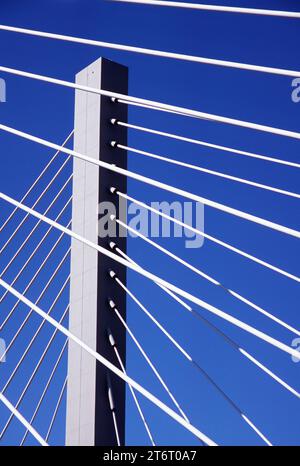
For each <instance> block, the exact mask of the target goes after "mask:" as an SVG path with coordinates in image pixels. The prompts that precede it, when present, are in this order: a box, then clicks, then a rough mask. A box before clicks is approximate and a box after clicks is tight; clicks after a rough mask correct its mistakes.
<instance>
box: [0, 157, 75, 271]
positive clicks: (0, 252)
mask: <svg viewBox="0 0 300 466" xmlns="http://www.w3.org/2000/svg"><path fill="white" fill-rule="evenodd" d="M57 152H59V151H57ZM70 158H71V157H68V158H67V160H65V162H64V163H63V164H62V166H61V167H60V169H59V170H58V171H57V172H56V173H55V175H54V177H53V178H52V180H51V181H50V183H48V184H47V186H46V187H45V189H44V190H43V191H42V193H41V194H40V195H39V197H38V198H37V200H36V201H35V202H34V203H33V205H32V206H31V207H32V209H34V208H35V207H36V206H37V204H38V203H39V202H40V200H41V199H42V198H43V197H44V195H45V194H46V192H47V191H48V190H49V189H50V188H51V186H52V184H53V183H54V181H55V180H56V178H57V177H58V176H59V174H60V173H61V171H62V170H63V169H64V167H65V165H66V164H67V162H68V161H69V160H70ZM28 217H29V216H28V215H25V217H24V218H23V220H22V221H21V222H20V223H19V225H18V226H17V227H16V228H15V229H14V231H13V233H12V234H11V236H10V237H9V238H8V240H7V241H6V243H5V244H4V245H3V246H2V248H1V249H0V254H2V253H3V251H4V250H5V249H6V247H7V246H8V244H9V243H10V242H11V241H12V239H13V238H14V237H15V236H16V234H17V233H18V231H19V230H20V228H21V227H22V225H23V224H24V223H25V222H26V220H27V219H28ZM2 273H4V272H2Z"/></svg>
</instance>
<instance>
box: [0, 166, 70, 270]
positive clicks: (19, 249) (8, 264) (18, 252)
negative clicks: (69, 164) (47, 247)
mask: <svg viewBox="0 0 300 466" xmlns="http://www.w3.org/2000/svg"><path fill="white" fill-rule="evenodd" d="M72 177H73V175H70V177H69V178H68V179H67V181H66V182H65V184H64V185H63V187H62V188H61V189H60V190H59V192H58V193H57V194H56V196H55V197H54V199H53V200H52V201H51V202H50V204H49V205H48V207H47V209H46V210H45V211H44V212H43V213H44V215H46V214H47V213H48V212H49V211H50V209H51V208H52V207H53V205H54V204H55V203H56V201H57V199H59V197H60V195H61V193H62V192H63V191H64V190H65V189H66V187H67V186H68V184H69V182H70V181H71V179H72ZM25 218H28V216H26V217H25ZM40 223H41V222H37V224H36V225H35V226H34V227H33V228H32V229H31V230H30V233H29V235H28V236H27V237H26V239H25V240H24V241H23V243H21V245H20V246H19V248H18V250H17V251H16V252H15V254H14V255H13V257H12V258H11V259H10V260H9V262H8V263H7V264H6V266H5V267H4V269H3V270H1V273H0V276H1V277H3V275H4V274H5V273H6V272H7V270H8V269H9V267H10V266H11V264H12V263H13V262H14V260H15V259H16V258H17V257H18V255H19V254H20V252H21V251H22V250H23V248H24V246H26V244H27V243H28V241H29V240H30V238H31V237H32V235H33V234H34V233H35V231H36V230H37V228H38V226H39V225H40ZM14 233H15V232H14Z"/></svg>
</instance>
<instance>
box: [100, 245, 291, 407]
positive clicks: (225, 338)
mask: <svg viewBox="0 0 300 466" xmlns="http://www.w3.org/2000/svg"><path fill="white" fill-rule="evenodd" d="M109 245H110V248H111V249H112V250H115V251H117V253H118V254H120V255H121V256H122V257H123V258H124V259H126V260H128V261H129V262H131V263H133V264H135V265H137V266H139V265H138V264H137V263H136V262H135V261H133V260H132V259H131V258H130V257H129V256H128V255H127V254H125V252H123V251H122V250H121V249H120V248H118V247H117V245H116V243H114V242H113V241H111V242H110V244H109ZM139 267H140V266H139ZM156 285H157V286H158V287H159V288H161V289H162V290H164V291H165V292H166V293H167V294H168V295H169V296H171V297H172V298H173V299H174V300H175V301H176V302H177V303H179V304H180V305H181V306H182V307H183V308H184V309H185V310H187V311H188V312H190V313H192V314H193V315H195V316H196V317H197V318H198V319H200V320H201V321H202V322H204V323H205V324H206V325H208V326H209V327H210V328H211V329H213V330H214V332H215V333H217V334H218V335H221V337H222V338H223V339H224V340H225V341H226V342H227V343H229V344H230V345H231V346H232V347H233V348H234V349H235V350H237V351H239V352H240V353H241V354H242V355H243V356H245V357H246V358H247V359H249V360H250V361H251V362H252V363H253V364H255V365H256V366H257V367H259V368H260V369H261V370H262V371H263V372H265V373H266V374H268V375H269V376H270V377H271V378H272V379H273V380H275V381H276V382H277V383H279V384H280V385H281V386H283V387H284V388H285V389H286V390H288V391H289V392H290V393H292V394H293V395H295V396H296V397H297V398H300V393H299V392H298V391H297V390H295V389H294V388H292V387H291V386H290V385H289V384H287V383H286V382H285V381H284V380H282V379H281V378H280V377H278V376H277V375H276V374H274V372H272V371H271V370H270V369H268V368H267V367H266V366H265V365H263V364H262V363H261V362H260V361H258V360H257V359H256V358H254V356H252V355H251V354H250V353H248V352H247V351H246V350H244V349H243V348H242V347H240V346H239V345H238V344H237V343H236V342H235V341H234V340H232V339H231V338H230V337H228V335H226V334H225V333H224V332H223V331H221V330H220V329H218V328H217V327H216V326H215V325H214V324H212V323H211V322H210V321H208V320H207V319H206V318H205V317H203V316H202V315H201V314H199V313H197V312H196V311H194V310H193V308H192V307H191V306H189V305H188V304H187V303H186V302H185V301H183V300H182V299H180V298H179V296H177V295H176V294H175V293H173V292H172V291H170V290H169V289H168V288H166V287H165V286H162V285H160V284H159V283H156Z"/></svg>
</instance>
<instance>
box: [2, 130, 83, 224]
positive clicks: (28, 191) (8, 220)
mask: <svg viewBox="0 0 300 466" xmlns="http://www.w3.org/2000/svg"><path fill="white" fill-rule="evenodd" d="M73 134H74V130H73V131H72V132H71V133H70V134H69V136H68V137H67V139H65V141H64V142H63V143H62V146H63V147H64V146H65V145H66V144H67V143H68V141H69V140H70V139H71V137H72V136H73ZM58 154H59V151H56V153H55V154H54V155H53V157H52V159H51V160H50V161H49V162H48V163H47V165H46V166H45V168H44V169H43V170H42V172H41V173H40V174H39V176H38V177H37V178H36V180H35V181H34V182H33V184H32V185H31V186H30V188H29V189H28V190H27V191H26V193H25V194H24V196H23V197H22V199H21V201H20V202H24V201H25V199H26V198H27V197H28V196H29V194H30V193H31V191H32V190H33V188H34V187H35V186H36V185H37V183H38V182H39V181H40V179H41V178H42V177H43V175H44V174H45V172H46V171H47V170H48V168H49V167H50V166H51V165H52V163H53V162H54V160H55V159H56V157H57V156H58ZM17 210H18V209H14V210H13V211H12V213H11V214H10V215H9V216H8V217H7V219H6V220H5V222H4V223H3V224H2V225H1V227H0V233H1V232H2V230H3V229H4V228H5V227H6V225H7V224H8V223H9V222H10V220H11V219H12V217H13V216H14V215H15V213H16V212H17Z"/></svg>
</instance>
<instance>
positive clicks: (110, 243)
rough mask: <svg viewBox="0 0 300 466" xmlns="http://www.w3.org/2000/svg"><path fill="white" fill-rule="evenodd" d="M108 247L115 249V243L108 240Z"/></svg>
mask: <svg viewBox="0 0 300 466" xmlns="http://www.w3.org/2000/svg"><path fill="white" fill-rule="evenodd" d="M109 247H110V249H116V247H117V245H116V243H114V242H113V241H110V242H109Z"/></svg>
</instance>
